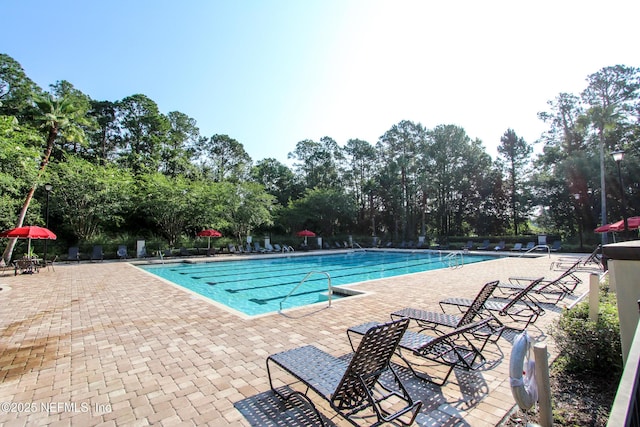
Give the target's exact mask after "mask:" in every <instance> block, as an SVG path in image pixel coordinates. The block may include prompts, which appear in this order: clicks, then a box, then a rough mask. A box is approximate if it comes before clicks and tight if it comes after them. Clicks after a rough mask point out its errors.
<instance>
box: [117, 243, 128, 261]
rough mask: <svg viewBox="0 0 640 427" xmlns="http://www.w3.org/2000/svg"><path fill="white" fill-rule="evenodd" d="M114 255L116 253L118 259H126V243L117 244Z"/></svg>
mask: <svg viewBox="0 0 640 427" xmlns="http://www.w3.org/2000/svg"><path fill="white" fill-rule="evenodd" d="M116 255H118V256H119V257H120V259H127V245H119V246H118V250H117V251H116Z"/></svg>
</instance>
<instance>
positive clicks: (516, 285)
mask: <svg viewBox="0 0 640 427" xmlns="http://www.w3.org/2000/svg"><path fill="white" fill-rule="evenodd" d="M580 262H581V261H580V260H578V261H576V262H575V263H574V264H573V265H571V266H570V267H569V268H567V269H566V270H565V271H564V272H563V273H562V274H560V276H558V277H556V278H555V279H553V280H541V281H540V282H539V284H538V285H537V286H535V287H534V288H532V289H531V290H530V291H529V292H530V293H534V294H539V295H541V296H543V297H544V298H545V299H547V300H552V301H553V303H554V304H557V303H558V302H560V301H561V300H562V299H563V298H564V297H565V296H567V295H569V294H573V292H574V291H575V290H576V287H577V286H578V285H579V284H580V283H582V280H580V278H579V277H578V276H576V275H575V271H576V269H577V268H578V266H579V264H580ZM534 280H536V279H535V278H531V277H510V278H509V283H501V284H500V285H498V287H499V288H500V289H501V290H504V289H508V290H509V291H512V292H513V291H516V292H519V291H521V290H523V289H525V288H526V287H528V286H529V285H530V284H531V282H532V281H534Z"/></svg>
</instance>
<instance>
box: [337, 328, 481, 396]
mask: <svg viewBox="0 0 640 427" xmlns="http://www.w3.org/2000/svg"><path fill="white" fill-rule="evenodd" d="M490 321H491V319H489V318H486V319H482V320H479V321H477V322H474V323H469V324H467V325H464V326H461V327H459V328H455V329H453V330H451V331H449V332H447V333H444V334H442V335H438V336H431V335H426V334H424V333H422V331H420V332H414V331H412V330H407V331H406V332H405V333H404V335H403V336H402V339H401V340H400V343H399V345H398V352H397V354H398V356H399V357H400V358H401V359H402V360H403V361H404V362H405V363H406V365H407V367H408V368H409V369H410V370H411V372H413V374H414V375H415V376H416V377H418V378H420V379H423V380H425V381H428V382H430V383H433V384H435V385H438V386H442V385H444V384H445V383H446V382H447V380H448V379H449V376H450V375H451V372H453V370H454V369H455V368H460V369H464V370H467V371H470V370H477V369H479V368H481V367H482V366H484V364H485V363H486V358H485V357H484V356H483V355H482V351H483V350H484V347H485V346H486V345H487V342H488V340H489V337H490V335H484V338H483V339H482V340H481V341H480V342H478V341H477V336H476V332H477V331H478V330H480V329H486V328H487V325H488V323H489V322H490ZM376 324H377V323H376V322H369V323H364V324H362V325H358V326H353V327H351V328H349V329H348V330H347V336H349V341H350V342H351V343H352V346H353V341H352V335H353V334H357V335H361V334H363V333H364V332H365V331H367V330H368V329H369V328H371V327H374V326H375V325H376ZM474 342H475V343H474ZM402 350H406V351H407V352H410V354H411V356H412V357H411V360H409V358H408V357H409V355H404V354H403V352H402ZM421 359H425V360H429V361H431V362H435V363H438V364H441V365H445V366H447V367H448V371H447V373H446V374H445V375H444V377H443V378H441V379H439V380H436V379H435V378H436V377H435V376H432V375H428V374H426V373H422V372H421V371H418V370H417V369H416V368H417V367H418V366H419V365H421V363H419V362H422V360H421ZM478 359H479V360H480V362H479V363H476V360H478Z"/></svg>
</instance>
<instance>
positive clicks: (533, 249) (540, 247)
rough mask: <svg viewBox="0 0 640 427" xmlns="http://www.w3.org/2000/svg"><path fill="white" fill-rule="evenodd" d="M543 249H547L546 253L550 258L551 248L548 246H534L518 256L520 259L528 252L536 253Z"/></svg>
mask: <svg viewBox="0 0 640 427" xmlns="http://www.w3.org/2000/svg"><path fill="white" fill-rule="evenodd" d="M543 248H546V249H547V253H548V254H549V258H551V248H550V247H549V245H535V246H534V247H532V248H531V249H529V250H528V251H526V252H524V253H522V254H520V257H522V256H524V255H526V254H528V253H529V252H533V251H537V250H538V249H543Z"/></svg>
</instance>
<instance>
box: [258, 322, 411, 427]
mask: <svg viewBox="0 0 640 427" xmlns="http://www.w3.org/2000/svg"><path fill="white" fill-rule="evenodd" d="M408 325H409V319H400V320H396V321H393V322H389V323H383V324H378V325H376V326H374V327H372V328H370V329H368V330H367V331H365V332H364V337H363V338H362V340H361V341H360V345H359V346H358V348H357V349H356V351H355V352H354V353H352V354H351V355H349V357H335V356H333V355H331V354H329V353H326V352H324V351H322V350H320V349H319V348H317V347H315V346H313V345H307V346H303V347H298V348H294V349H291V350H286V351H283V352H280V353H276V354H272V355H270V356H269V357H268V358H267V375H268V377H269V385H270V386H271V389H272V390H273V391H274V392H275V393H276V395H278V396H279V397H280V398H281V399H284V400H288V399H290V398H292V397H293V396H298V397H301V398H302V399H304V400H305V401H306V402H307V403H308V404H309V405H310V406H311V407H312V408H314V410H315V412H316V415H317V416H318V419H320V420H321V419H322V418H321V417H320V413H319V411H318V409H317V408H316V407H315V405H314V404H313V402H312V401H311V398H310V397H309V396H308V395H307V393H308V391H309V389H311V390H313V391H314V392H315V393H316V394H317V395H318V396H320V397H322V398H323V399H325V400H326V401H327V402H328V403H329V405H330V406H331V408H332V409H333V410H334V411H336V412H337V413H338V414H340V415H341V416H342V417H344V418H345V419H347V420H348V421H349V422H350V423H352V424H354V425H357V424H356V422H355V421H354V419H353V418H354V417H355V416H357V414H359V413H361V412H362V411H364V410H365V409H367V410H371V411H373V413H374V414H375V417H376V419H377V421H376V422H375V423H373V424H372V425H380V424H383V423H386V422H391V421H394V420H398V421H402V422H403V424H406V425H409V424H412V423H413V421H414V420H415V417H416V416H417V414H418V412H419V411H420V407H421V406H422V402H420V401H417V402H414V401H413V399H412V398H411V396H410V395H409V393H408V392H407V390H406V389H405V388H404V386H403V385H402V382H401V381H400V378H399V376H398V375H397V374H396V372H395V371H394V369H393V368H392V367H391V364H390V360H391V357H392V356H393V354H394V352H395V351H396V348H397V347H398V343H399V342H400V339H401V338H402V336H403V334H404V333H405V331H406V329H407V326H408ZM272 365H276V366H278V367H279V368H280V369H282V370H284V371H285V372H287V373H288V374H290V375H291V376H293V377H294V378H295V379H296V380H297V382H299V383H300V384H301V385H303V386H304V387H305V391H304V392H300V391H296V390H294V389H292V388H291V387H290V385H287V386H285V387H278V388H276V387H275V386H274V383H273V379H272V372H271V368H272ZM384 373H390V376H391V377H392V378H393V380H394V382H395V387H396V388H397V389H391V388H390V387H389V385H387V384H384V385H383V384H381V382H380V381H379V380H380V378H381V376H382V375H383V374H384ZM398 401H401V402H402V408H399V409H397V408H396V406H394V409H396V410H395V411H394V412H389V410H388V408H387V407H386V406H388V405H387V403H393V404H394V405H395V404H396V403H398ZM398 404H399V403H398ZM367 412H369V411H367ZM406 418H408V420H406ZM320 422H321V423H322V421H320Z"/></svg>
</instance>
